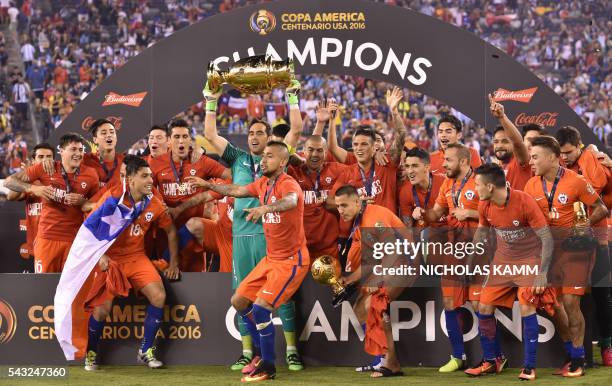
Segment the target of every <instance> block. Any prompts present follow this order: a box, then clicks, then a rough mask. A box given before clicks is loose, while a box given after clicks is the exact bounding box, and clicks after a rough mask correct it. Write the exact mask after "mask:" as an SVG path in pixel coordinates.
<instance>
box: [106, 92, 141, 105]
mask: <svg viewBox="0 0 612 386" xmlns="http://www.w3.org/2000/svg"><path fill="white" fill-rule="evenodd" d="M145 96H147V92H146V91H145V92H139V93H137V94H130V95H119V94H115V93H114V92H111V93H109V94H106V96H105V97H104V103H102V106H112V105H127V106H133V107H138V106H140V104H141V103H142V100H143V99H144V98H145Z"/></svg>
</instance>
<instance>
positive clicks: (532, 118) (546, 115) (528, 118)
mask: <svg viewBox="0 0 612 386" xmlns="http://www.w3.org/2000/svg"><path fill="white" fill-rule="evenodd" d="M558 116H559V113H557V112H550V111H546V112H543V113H539V114H533V115H530V114H526V113H520V114H519V115H517V116H516V118H515V119H514V124H515V125H517V126H523V125H527V124H530V123H537V124H538V125H540V126H543V127H555V126H557V117H558Z"/></svg>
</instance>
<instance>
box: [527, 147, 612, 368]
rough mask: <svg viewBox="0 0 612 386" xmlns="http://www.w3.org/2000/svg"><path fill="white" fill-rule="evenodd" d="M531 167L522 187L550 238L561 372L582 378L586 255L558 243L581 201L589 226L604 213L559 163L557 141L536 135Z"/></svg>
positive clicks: (591, 191) (592, 192)
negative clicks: (561, 351) (562, 354)
mask: <svg viewBox="0 0 612 386" xmlns="http://www.w3.org/2000/svg"><path fill="white" fill-rule="evenodd" d="M531 145H532V147H531V151H530V157H531V160H530V164H531V165H532V166H533V169H534V173H535V177H532V178H531V179H530V180H529V181H528V182H527V185H525V193H528V194H530V195H531V196H533V197H534V198H535V199H536V202H537V203H538V206H539V207H540V210H541V211H542V213H544V216H546V217H547V220H548V224H549V226H550V227H551V229H552V231H553V235H554V237H555V255H554V259H553V265H552V267H551V270H550V273H549V281H550V282H551V284H553V285H555V286H556V287H558V288H556V293H557V297H558V299H559V303H560V304H559V307H558V308H557V309H555V315H554V321H555V324H556V327H557V331H558V332H559V336H560V337H561V339H562V340H563V342H564V346H565V350H566V353H567V355H568V357H569V360H568V361H567V362H566V363H565V365H564V366H563V367H562V368H561V370H560V374H561V375H563V376H565V377H578V376H581V375H584V366H585V363H584V355H585V354H584V345H583V342H584V328H585V326H584V317H583V315H582V312H581V311H580V297H581V296H582V295H584V293H585V286H586V285H587V282H588V279H589V275H590V266H591V264H590V260H591V258H590V256H585V254H589V253H590V252H584V253H575V252H570V251H564V250H563V247H562V245H561V244H562V241H563V240H564V239H565V238H566V237H567V236H568V235H569V233H570V231H571V229H572V228H573V226H574V209H573V205H574V203H575V202H578V201H581V202H583V203H584V204H585V205H586V206H587V207H588V208H589V210H590V217H589V220H588V223H587V224H585V225H582V226H583V227H585V228H586V227H589V226H590V225H591V224H596V223H598V222H599V221H601V220H602V219H604V218H605V217H606V216H607V215H608V209H607V208H606V206H605V205H604V203H603V202H602V201H601V198H599V196H598V195H597V193H596V192H595V190H594V189H593V187H592V186H591V185H590V184H589V183H588V182H587V181H586V180H585V179H584V177H582V176H580V175H578V174H576V173H575V172H574V171H572V170H568V169H566V168H564V167H562V166H561V165H560V164H559V157H560V156H561V150H560V147H559V143H558V142H557V140H556V139H554V138H553V137H549V136H539V137H536V138H532V139H531Z"/></svg>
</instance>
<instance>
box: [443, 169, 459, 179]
mask: <svg viewBox="0 0 612 386" xmlns="http://www.w3.org/2000/svg"><path fill="white" fill-rule="evenodd" d="M459 173H461V169H459V168H456V169H448V170H446V176H447V177H448V178H457V176H459Z"/></svg>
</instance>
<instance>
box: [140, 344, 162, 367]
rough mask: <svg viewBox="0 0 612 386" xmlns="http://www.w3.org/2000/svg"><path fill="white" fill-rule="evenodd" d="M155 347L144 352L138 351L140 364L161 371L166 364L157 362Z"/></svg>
mask: <svg viewBox="0 0 612 386" xmlns="http://www.w3.org/2000/svg"><path fill="white" fill-rule="evenodd" d="M154 350H155V347H151V348H149V349H148V350H147V351H145V352H142V350H138V363H142V364H145V365H147V366H148V367H149V368H150V369H159V368H160V367H162V366H163V365H164V364H163V363H162V361H160V360H157V358H155V353H154Z"/></svg>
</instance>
